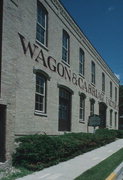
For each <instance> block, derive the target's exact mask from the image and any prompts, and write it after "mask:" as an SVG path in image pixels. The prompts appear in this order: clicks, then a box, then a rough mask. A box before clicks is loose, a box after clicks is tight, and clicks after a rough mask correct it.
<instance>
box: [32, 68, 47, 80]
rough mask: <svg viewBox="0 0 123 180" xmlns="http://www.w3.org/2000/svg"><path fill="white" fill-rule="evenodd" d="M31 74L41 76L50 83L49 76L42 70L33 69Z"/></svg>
mask: <svg viewBox="0 0 123 180" xmlns="http://www.w3.org/2000/svg"><path fill="white" fill-rule="evenodd" d="M33 73H34V74H39V75H43V76H44V77H45V78H46V79H47V80H49V81H50V76H49V74H47V73H46V72H45V71H43V70H41V69H33Z"/></svg>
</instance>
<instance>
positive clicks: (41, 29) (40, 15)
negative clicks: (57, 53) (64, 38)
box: [36, 1, 48, 46]
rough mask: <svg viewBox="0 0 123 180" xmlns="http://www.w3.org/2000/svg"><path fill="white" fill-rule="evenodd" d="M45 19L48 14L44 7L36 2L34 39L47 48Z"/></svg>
mask: <svg viewBox="0 0 123 180" xmlns="http://www.w3.org/2000/svg"><path fill="white" fill-rule="evenodd" d="M47 19H48V13H47V11H46V9H45V8H44V6H43V5H42V4H41V3H40V2H39V1H38V3H37V27H36V39H37V40H38V41H39V42H40V43H41V44H43V45H45V46H47Z"/></svg>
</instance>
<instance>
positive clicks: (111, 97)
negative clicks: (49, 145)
mask: <svg viewBox="0 0 123 180" xmlns="http://www.w3.org/2000/svg"><path fill="white" fill-rule="evenodd" d="M110 98H112V82H111V81H110Z"/></svg>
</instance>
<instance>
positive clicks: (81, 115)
mask: <svg viewBox="0 0 123 180" xmlns="http://www.w3.org/2000/svg"><path fill="white" fill-rule="evenodd" d="M79 120H80V122H83V121H84V120H85V97H84V96H82V95H80V111H79Z"/></svg>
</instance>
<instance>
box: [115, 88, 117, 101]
mask: <svg viewBox="0 0 123 180" xmlns="http://www.w3.org/2000/svg"><path fill="white" fill-rule="evenodd" d="M115 102H117V88H116V87H115Z"/></svg>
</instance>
